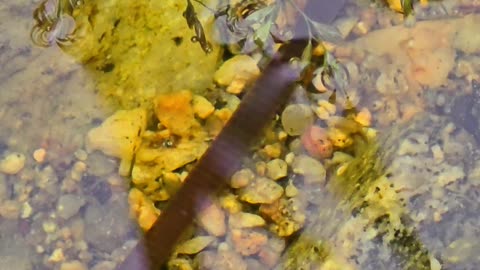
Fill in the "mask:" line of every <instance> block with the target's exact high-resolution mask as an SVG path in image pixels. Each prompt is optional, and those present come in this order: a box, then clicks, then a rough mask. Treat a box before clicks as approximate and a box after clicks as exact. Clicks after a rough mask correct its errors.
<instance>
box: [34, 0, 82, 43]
mask: <svg viewBox="0 0 480 270" xmlns="http://www.w3.org/2000/svg"><path fill="white" fill-rule="evenodd" d="M81 4H82V2H81V1H75V0H44V1H43V2H42V3H41V4H40V5H39V6H38V7H37V8H36V9H35V11H34V13H33V18H34V19H35V25H34V27H33V28H32V31H31V38H32V41H33V42H34V43H35V44H36V45H39V46H42V47H48V46H51V45H53V44H54V43H56V44H58V45H60V46H64V45H67V44H69V43H70V42H71V41H72V40H73V36H74V35H73V34H74V31H75V27H76V23H75V20H74V19H73V17H72V16H71V14H72V12H73V9H75V8H76V7H78V6H79V5H81Z"/></svg>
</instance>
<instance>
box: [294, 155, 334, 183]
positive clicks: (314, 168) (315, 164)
mask: <svg viewBox="0 0 480 270" xmlns="http://www.w3.org/2000/svg"><path fill="white" fill-rule="evenodd" d="M292 169H293V172H294V173H297V174H301V175H304V176H306V177H305V181H308V182H310V183H312V182H324V181H325V177H326V170H325V168H324V167H323V165H322V163H320V161H318V160H316V159H314V158H311V157H309V156H307V155H299V156H297V157H295V159H294V161H293V164H292Z"/></svg>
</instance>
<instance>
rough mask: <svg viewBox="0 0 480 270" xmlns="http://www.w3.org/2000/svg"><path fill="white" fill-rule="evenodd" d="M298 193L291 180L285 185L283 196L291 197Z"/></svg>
mask: <svg viewBox="0 0 480 270" xmlns="http://www.w3.org/2000/svg"><path fill="white" fill-rule="evenodd" d="M297 195H298V189H297V188H296V187H295V186H294V185H293V183H292V182H290V183H288V185H287V186H286V187H285V196H287V197H289V198H291V197H295V196H297Z"/></svg>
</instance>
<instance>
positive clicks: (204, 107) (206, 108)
mask: <svg viewBox="0 0 480 270" xmlns="http://www.w3.org/2000/svg"><path fill="white" fill-rule="evenodd" d="M192 102H193V105H192V106H193V111H194V112H195V114H196V115H197V116H198V117H200V118H201V119H206V118H207V117H209V116H210V115H211V114H212V113H213V112H214V111H215V107H214V106H213V105H212V103H210V101H208V100H207V99H206V98H204V97H202V96H198V95H195V96H193V100H192Z"/></svg>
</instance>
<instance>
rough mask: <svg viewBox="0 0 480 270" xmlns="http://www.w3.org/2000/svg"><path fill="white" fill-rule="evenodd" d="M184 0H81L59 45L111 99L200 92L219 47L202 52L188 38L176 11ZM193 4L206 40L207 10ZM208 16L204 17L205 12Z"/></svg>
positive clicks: (139, 100) (125, 101)
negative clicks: (66, 40)
mask: <svg viewBox="0 0 480 270" xmlns="http://www.w3.org/2000/svg"><path fill="white" fill-rule="evenodd" d="M186 4H187V1H175V0H163V1H152V0H111V1H85V2H82V4H81V5H79V6H78V7H77V8H76V9H75V10H74V12H73V17H74V19H75V21H76V24H77V28H76V30H75V39H74V42H73V44H72V45H70V46H67V47H65V48H64V50H65V51H66V52H67V53H69V54H70V55H72V56H74V57H75V58H77V59H78V60H79V61H81V62H82V63H84V64H86V66H87V67H88V68H89V70H90V71H91V72H93V73H94V75H95V78H96V79H97V89H98V90H99V92H100V94H102V95H103V96H104V97H106V98H109V99H110V101H111V102H113V103H114V104H115V103H116V104H119V105H121V106H123V107H136V106H138V105H139V104H141V105H142V104H148V103H149V100H150V98H152V97H154V96H155V95H156V94H158V93H164V92H168V91H174V90H178V89H185V88H188V89H193V90H194V91H195V92H202V91H204V89H206V87H208V86H209V85H210V84H211V82H212V77H213V73H214V71H215V69H216V66H217V63H218V60H219V55H220V53H221V49H220V47H219V46H218V45H216V44H213V42H212V44H213V51H212V52H211V53H209V54H206V53H205V52H204V51H203V50H202V48H201V47H200V46H199V44H198V43H193V42H191V41H190V38H191V37H192V36H193V35H194V32H193V30H191V29H189V28H188V25H187V22H186V20H185V18H184V17H183V16H182V13H183V12H184V10H185V9H186ZM195 5H196V7H195V8H196V11H197V13H198V15H199V19H200V21H201V23H202V25H203V27H204V29H205V31H206V34H207V39H208V40H209V41H212V38H211V34H210V33H211V30H212V29H211V28H212V25H213V24H212V22H213V14H211V13H208V11H207V10H206V9H204V8H203V7H202V6H201V5H197V4H195ZM208 15H210V16H208Z"/></svg>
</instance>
